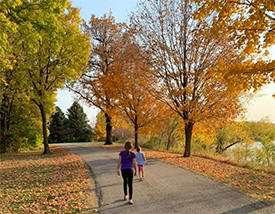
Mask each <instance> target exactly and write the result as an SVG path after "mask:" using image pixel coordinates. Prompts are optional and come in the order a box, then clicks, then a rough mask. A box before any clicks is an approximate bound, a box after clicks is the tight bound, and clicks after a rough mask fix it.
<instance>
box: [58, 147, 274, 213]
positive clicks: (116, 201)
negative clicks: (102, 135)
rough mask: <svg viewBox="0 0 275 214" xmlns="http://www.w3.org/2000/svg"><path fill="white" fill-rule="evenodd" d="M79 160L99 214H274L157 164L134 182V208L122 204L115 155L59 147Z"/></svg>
mask: <svg viewBox="0 0 275 214" xmlns="http://www.w3.org/2000/svg"><path fill="white" fill-rule="evenodd" d="M59 145H63V146H64V147H65V148H67V149H70V150H71V151H72V152H74V153H75V154H77V155H79V156H80V157H82V158H83V159H84V160H85V161H86V162H87V164H88V165H89V167H90V168H91V169H92V171H93V174H94V176H95V180H96V184H97V192H98V195H99V197H100V207H99V212H100V213H101V214H110V213H114V214H124V213H125V214H143V213H144V214H145V213H146V214H153V213H154V214H156V213H157V214H174V213H186V214H233V213H234V214H247V213H249V214H250V213H251V214H254V213H259V214H260V213H266V214H269V213H270V214H274V213H275V209H274V206H269V205H267V204H265V203H263V202H261V201H259V200H256V199H252V198H250V197H249V196H247V195H245V194H244V193H241V192H239V191H238V190H235V189H233V188H231V187H228V186H226V185H224V184H221V183H219V182H216V181H213V180H211V179H209V178H207V177H205V176H202V175H199V174H196V173H193V172H191V171H189V170H186V169H182V168H179V167H176V166H173V165H171V164H167V163H163V162H161V161H158V160H149V161H148V162H149V165H148V166H146V167H145V180H144V181H142V182H141V181H139V180H138V178H137V177H136V178H134V196H133V199H134V205H129V204H128V203H127V202H125V201H123V200H122V198H123V189H122V178H121V177H119V176H117V174H116V170H115V169H116V163H117V158H118V152H115V151H110V150H104V149H100V148H96V147H93V146H90V145H88V144H59Z"/></svg>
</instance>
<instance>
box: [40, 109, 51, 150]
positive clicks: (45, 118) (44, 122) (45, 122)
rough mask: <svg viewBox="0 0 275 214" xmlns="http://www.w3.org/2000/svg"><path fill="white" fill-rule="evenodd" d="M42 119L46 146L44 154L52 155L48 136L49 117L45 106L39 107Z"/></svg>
mask: <svg viewBox="0 0 275 214" xmlns="http://www.w3.org/2000/svg"><path fill="white" fill-rule="evenodd" d="M39 109H40V113H41V117H42V129H43V144H44V152H43V154H50V153H51V151H50V147H49V144H48V135H47V117H46V112H45V109H44V106H43V104H40V105H39Z"/></svg>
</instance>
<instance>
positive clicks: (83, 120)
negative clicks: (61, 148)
mask: <svg viewBox="0 0 275 214" xmlns="http://www.w3.org/2000/svg"><path fill="white" fill-rule="evenodd" d="M67 116H68V119H67V121H66V128H67V132H68V133H67V135H68V137H69V139H70V141H85V142H87V141H90V140H91V137H92V129H91V127H90V125H89V124H88V122H89V121H88V119H87V115H86V114H85V113H84V111H83V108H82V107H81V105H80V104H79V103H78V102H74V103H73V104H72V106H71V107H70V108H69V109H68V114H67Z"/></svg>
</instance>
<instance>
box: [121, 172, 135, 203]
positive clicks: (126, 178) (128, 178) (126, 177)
mask: <svg viewBox="0 0 275 214" xmlns="http://www.w3.org/2000/svg"><path fill="white" fill-rule="evenodd" d="M121 174H122V178H123V190H124V195H127V184H128V186H129V199H130V200H131V199H132V196H133V177H134V176H133V170H132V169H122V170H121Z"/></svg>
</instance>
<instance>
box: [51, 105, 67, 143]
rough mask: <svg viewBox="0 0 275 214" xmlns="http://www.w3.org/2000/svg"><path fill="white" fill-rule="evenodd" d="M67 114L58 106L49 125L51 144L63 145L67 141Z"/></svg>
mask: <svg viewBox="0 0 275 214" xmlns="http://www.w3.org/2000/svg"><path fill="white" fill-rule="evenodd" d="M64 123H65V114H64V113H63V112H62V110H61V109H60V108H59V107H58V106H57V107H56V112H55V114H53V115H52V116H51V121H50V124H49V130H50V135H49V143H62V142H64V140H65V126H64Z"/></svg>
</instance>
